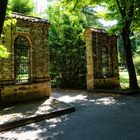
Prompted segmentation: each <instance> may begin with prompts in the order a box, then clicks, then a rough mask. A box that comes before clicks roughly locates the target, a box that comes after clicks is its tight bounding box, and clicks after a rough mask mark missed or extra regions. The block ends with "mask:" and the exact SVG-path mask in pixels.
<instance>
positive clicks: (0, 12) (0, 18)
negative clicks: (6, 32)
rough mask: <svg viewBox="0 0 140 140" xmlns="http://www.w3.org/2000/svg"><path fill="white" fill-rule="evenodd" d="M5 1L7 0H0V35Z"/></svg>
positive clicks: (4, 12)
mask: <svg viewBox="0 0 140 140" xmlns="http://www.w3.org/2000/svg"><path fill="white" fill-rule="evenodd" d="M7 3H8V0H1V1H0V10H1V11H0V36H1V33H2V28H3V24H4V20H5V15H6V8H7Z"/></svg>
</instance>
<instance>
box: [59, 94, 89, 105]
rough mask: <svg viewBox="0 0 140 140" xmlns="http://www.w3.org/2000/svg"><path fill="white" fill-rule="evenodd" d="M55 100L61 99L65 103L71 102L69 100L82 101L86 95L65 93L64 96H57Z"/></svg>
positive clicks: (85, 98)
mask: <svg viewBox="0 0 140 140" xmlns="http://www.w3.org/2000/svg"><path fill="white" fill-rule="evenodd" d="M57 100H59V101H63V102H66V103H71V102H75V101H77V100H83V101H84V100H85V101H86V100H87V96H85V95H76V96H69V95H65V96H62V97H59V98H57Z"/></svg>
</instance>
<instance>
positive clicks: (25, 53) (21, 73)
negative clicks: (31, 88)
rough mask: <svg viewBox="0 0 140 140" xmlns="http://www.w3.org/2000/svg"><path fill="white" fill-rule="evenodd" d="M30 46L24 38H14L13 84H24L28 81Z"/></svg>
mask: <svg viewBox="0 0 140 140" xmlns="http://www.w3.org/2000/svg"><path fill="white" fill-rule="evenodd" d="M29 54H30V44H29V41H28V40H27V38H25V37H24V36H21V35H20V36H18V37H16V39H15V41H14V56H15V57H14V67H15V82H16V83H25V82H29V80H30V59H29V57H30V55H29Z"/></svg>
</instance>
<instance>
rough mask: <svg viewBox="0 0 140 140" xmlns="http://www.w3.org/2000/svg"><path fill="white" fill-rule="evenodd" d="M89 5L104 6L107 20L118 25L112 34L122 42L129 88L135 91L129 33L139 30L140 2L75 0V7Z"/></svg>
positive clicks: (135, 80)
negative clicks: (119, 35)
mask: <svg viewBox="0 0 140 140" xmlns="http://www.w3.org/2000/svg"><path fill="white" fill-rule="evenodd" d="M63 1H64V2H65V1H66V2H67V3H70V2H75V0H69V1H68V0H63ZM85 2H86V3H87V2H88V3H89V4H98V5H101V4H104V6H105V7H106V8H107V10H106V11H107V14H106V15H107V16H106V18H107V19H111V20H113V19H116V20H118V24H117V25H116V27H114V30H112V31H114V33H115V32H116V31H117V32H118V33H120V34H121V36H122V40H123V47H124V53H125V58H126V65H127V69H128V73H129V88H131V89H137V88H138V84H137V78H136V72H135V68H134V64H133V59H132V50H131V40H130V33H131V32H132V31H134V30H138V29H139V23H140V16H139V13H140V8H139V6H140V1H139V0H129V1H128V0H109V1H108V0H100V1H99V0H95V1H94V2H93V1H92V0H85V1H83V0H82V1H81V0H76V2H75V5H82V4H83V5H85Z"/></svg>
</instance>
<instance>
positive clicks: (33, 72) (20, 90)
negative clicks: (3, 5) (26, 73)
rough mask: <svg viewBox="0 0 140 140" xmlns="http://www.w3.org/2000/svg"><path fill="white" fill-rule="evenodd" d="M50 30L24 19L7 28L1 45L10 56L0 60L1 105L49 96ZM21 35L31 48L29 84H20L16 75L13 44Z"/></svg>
mask: <svg viewBox="0 0 140 140" xmlns="http://www.w3.org/2000/svg"><path fill="white" fill-rule="evenodd" d="M48 28H49V23H48V24H47V23H43V22H31V21H27V20H26V19H22V18H18V19H17V22H16V23H15V24H12V22H11V24H10V25H8V27H7V28H4V30H3V34H4V37H2V38H1V43H2V44H3V45H4V46H5V47H6V48H7V50H8V52H9V53H10V55H9V56H8V58H0V101H1V102H0V105H2V104H10V103H16V102H21V101H25V100H31V99H36V98H42V97H49V96H50V94H51V83H50V75H49V47H48ZM19 35H21V36H24V37H25V38H26V39H27V40H28V41H29V44H30V50H29V52H30V54H29V56H30V81H29V82H28V83H18V84H17V83H16V82H15V74H14V70H15V69H14V40H15V38H16V37H17V36H19Z"/></svg>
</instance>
